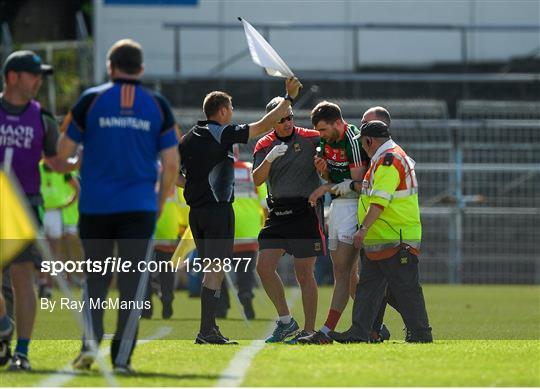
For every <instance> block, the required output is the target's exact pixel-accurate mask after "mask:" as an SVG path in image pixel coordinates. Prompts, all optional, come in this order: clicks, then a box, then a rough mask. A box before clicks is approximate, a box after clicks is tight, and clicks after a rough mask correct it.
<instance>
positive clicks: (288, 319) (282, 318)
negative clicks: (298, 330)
mask: <svg viewBox="0 0 540 389" xmlns="http://www.w3.org/2000/svg"><path fill="white" fill-rule="evenodd" d="M291 320H292V316H291V315H285V316H280V317H279V321H280V322H282V323H283V324H289V323H290V322H291Z"/></svg>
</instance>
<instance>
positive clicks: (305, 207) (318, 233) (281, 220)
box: [259, 197, 326, 258]
mask: <svg viewBox="0 0 540 389" xmlns="http://www.w3.org/2000/svg"><path fill="white" fill-rule="evenodd" d="M268 205H269V209H270V212H269V214H268V218H267V219H266V222H265V223H264V227H263V228H262V230H261V232H260V233H259V250H264V249H284V250H285V251H286V252H287V253H289V254H291V255H292V256H294V257H295V258H308V257H316V256H319V255H325V254H326V245H325V241H324V233H323V227H322V223H321V220H322V217H321V215H322V207H321V203H318V204H317V206H316V207H311V206H310V205H309V203H308V200H307V199H306V198H296V197H295V198H287V199H279V200H276V199H274V200H271V201H269V204H268Z"/></svg>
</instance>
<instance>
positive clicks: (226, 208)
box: [189, 203, 234, 259]
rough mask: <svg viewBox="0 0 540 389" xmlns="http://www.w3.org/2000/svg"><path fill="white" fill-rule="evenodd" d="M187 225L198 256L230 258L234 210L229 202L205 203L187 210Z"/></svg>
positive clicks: (232, 241) (232, 242) (231, 254)
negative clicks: (202, 205)
mask: <svg viewBox="0 0 540 389" xmlns="http://www.w3.org/2000/svg"><path fill="white" fill-rule="evenodd" d="M189 227H190V228H191V232H192V233H193V239H194V240H195V245H196V246H197V251H198V257H200V258H210V259H214V258H219V259H224V258H232V257H233V246H234V211H233V207H232V204H230V203H213V204H207V205H205V206H204V207H201V208H191V209H190V210H189Z"/></svg>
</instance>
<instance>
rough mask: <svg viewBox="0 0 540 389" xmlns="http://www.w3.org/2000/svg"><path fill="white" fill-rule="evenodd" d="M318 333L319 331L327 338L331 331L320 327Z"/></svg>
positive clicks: (325, 327)
mask: <svg viewBox="0 0 540 389" xmlns="http://www.w3.org/2000/svg"><path fill="white" fill-rule="evenodd" d="M320 331H321V332H322V333H323V334H325V335H326V336H328V333H329V332H330V331H332V330H331V329H330V328H328V327H327V326H322V327H321V329H320Z"/></svg>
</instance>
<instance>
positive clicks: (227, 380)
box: [215, 288, 300, 387]
mask: <svg viewBox="0 0 540 389" xmlns="http://www.w3.org/2000/svg"><path fill="white" fill-rule="evenodd" d="M298 296H300V289H299V288H295V289H294V291H293V294H292V295H291V297H290V298H289V299H287V305H288V306H289V307H291V306H292V305H294V302H295V301H296V299H297V298H298ZM274 326H275V323H271V324H270V326H269V327H268V331H267V333H268V334H271V333H272V330H273V329H274ZM265 346H266V343H265V342H264V340H260V339H256V340H254V341H253V342H251V343H250V344H249V345H248V346H246V347H243V348H242V349H241V350H240V351H238V352H237V353H236V355H235V356H234V358H233V359H232V360H231V361H230V362H229V365H228V366H227V367H226V368H225V370H223V371H222V372H221V374H220V375H219V380H218V382H217V384H216V385H215V386H217V387H239V386H240V385H241V384H242V382H243V381H244V378H246V373H247V372H248V370H249V367H250V366H251V361H252V360H253V358H255V355H257V354H258V353H259V351H261V350H262V349H263V348H264V347H265Z"/></svg>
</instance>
